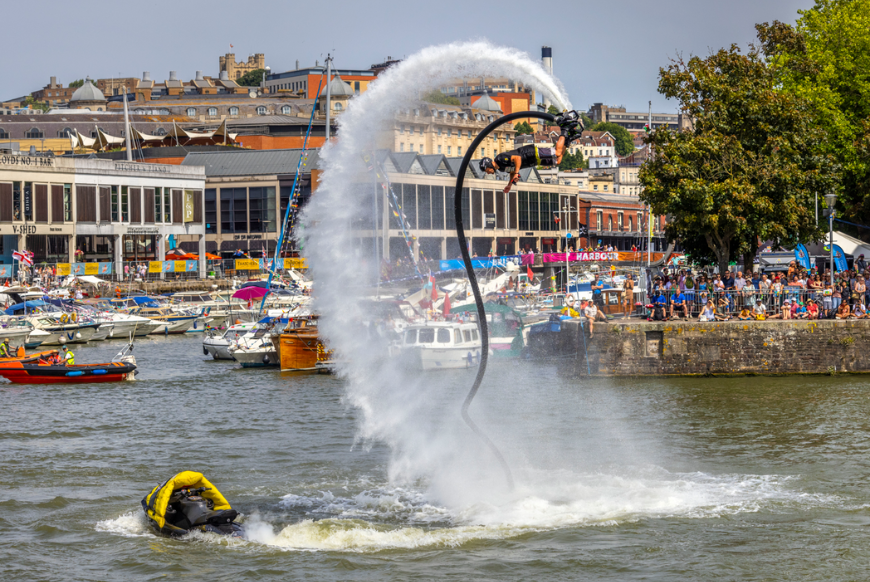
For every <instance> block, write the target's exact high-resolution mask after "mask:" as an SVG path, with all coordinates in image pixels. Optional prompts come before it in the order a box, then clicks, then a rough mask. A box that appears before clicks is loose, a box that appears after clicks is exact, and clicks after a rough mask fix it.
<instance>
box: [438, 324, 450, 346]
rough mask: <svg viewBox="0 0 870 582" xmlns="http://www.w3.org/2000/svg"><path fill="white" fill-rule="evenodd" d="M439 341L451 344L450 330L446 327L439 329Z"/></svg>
mask: <svg viewBox="0 0 870 582" xmlns="http://www.w3.org/2000/svg"><path fill="white" fill-rule="evenodd" d="M438 343H439V344H449V343H450V330H449V329H446V328H443V327H442V328H441V329H439V330H438Z"/></svg>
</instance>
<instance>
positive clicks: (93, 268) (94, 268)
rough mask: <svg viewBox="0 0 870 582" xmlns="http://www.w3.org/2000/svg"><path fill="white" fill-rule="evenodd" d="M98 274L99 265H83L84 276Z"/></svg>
mask: <svg viewBox="0 0 870 582" xmlns="http://www.w3.org/2000/svg"><path fill="white" fill-rule="evenodd" d="M99 274H100V264H99V263H85V275H99Z"/></svg>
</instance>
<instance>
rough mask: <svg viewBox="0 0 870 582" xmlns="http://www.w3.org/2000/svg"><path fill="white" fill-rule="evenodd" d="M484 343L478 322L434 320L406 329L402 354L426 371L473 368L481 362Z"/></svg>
mask: <svg viewBox="0 0 870 582" xmlns="http://www.w3.org/2000/svg"><path fill="white" fill-rule="evenodd" d="M481 345H482V344H481V341H480V334H479V332H478V330H477V324H474V323H457V322H449V321H443V322H435V321H430V322H427V323H422V324H415V325H410V326H408V327H407V328H406V329H405V332H404V335H403V337H402V348H401V354H402V357H407V358H409V359H410V363H411V364H412V365H414V366H416V367H417V368H419V369H421V370H424V371H428V370H450V369H458V368H471V367H476V366H477V365H478V364H480V352H481Z"/></svg>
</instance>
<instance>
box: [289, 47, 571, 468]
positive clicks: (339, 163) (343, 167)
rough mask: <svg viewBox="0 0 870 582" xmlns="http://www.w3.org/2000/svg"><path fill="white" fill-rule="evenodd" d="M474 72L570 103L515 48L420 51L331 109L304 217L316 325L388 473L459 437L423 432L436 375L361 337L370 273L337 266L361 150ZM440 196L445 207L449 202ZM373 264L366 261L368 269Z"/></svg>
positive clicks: (364, 190)
mask: <svg viewBox="0 0 870 582" xmlns="http://www.w3.org/2000/svg"><path fill="white" fill-rule="evenodd" d="M480 77H496V78H509V79H512V80H515V81H517V82H519V83H521V84H523V85H524V86H526V87H529V88H531V89H534V90H536V91H538V92H540V93H542V94H543V95H544V96H546V97H547V98H549V100H550V101H552V102H553V103H555V104H556V106H557V107H559V108H560V109H570V108H571V103H570V101H569V100H568V98H567V96H566V95H565V91H564V89H563V88H562V85H561V84H560V83H559V82H558V81H557V80H556V79H555V78H554V77H553V76H552V75H550V74H549V73H547V72H546V71H545V70H544V69H543V67H542V66H541V65H540V64H539V63H537V62H535V61H533V60H531V59H530V58H529V57H528V55H526V54H524V53H522V52H520V51H517V50H515V49H511V48H504V47H497V46H495V45H492V44H490V43H488V42H485V41H479V42H465V43H454V44H449V45H443V46H436V47H430V48H427V49H424V50H422V51H420V52H419V53H417V54H415V55H412V56H411V57H410V58H408V59H406V60H405V61H403V62H401V63H399V64H398V65H396V66H394V67H391V68H389V69H387V70H386V71H385V72H383V73H382V74H381V75H380V76H379V77H378V79H377V81H376V82H373V83H372V84H371V85H370V88H369V89H368V90H367V91H366V92H365V93H363V94H362V95H360V96H358V97H356V98H355V99H354V100H353V101H352V102H351V104H350V107H348V109H347V110H346V111H345V112H344V113H343V114H342V115H341V116H340V117H339V119H338V126H339V139H338V140H337V141H336V142H332V143H330V144H328V145H326V146H325V147H324V148H323V150H322V151H321V156H320V159H321V168H322V169H323V170H324V171H323V174H322V176H321V179H320V183H319V186H318V189H317V192H316V194H315V195H314V196H313V197H312V199H311V203H310V204H309V205H308V206H307V208H306V209H305V211H304V212H303V216H302V221H303V224H304V225H305V227H306V228H305V234H306V240H305V244H306V255H307V258H308V260H309V264H310V270H311V273H312V276H313V277H314V280H316V281H317V289H316V293H315V296H314V309H315V310H316V311H317V312H318V313H320V314H321V316H322V317H321V321H320V324H319V326H320V330H321V333H322V334H323V336H324V337H325V338H326V340H327V341H328V342H329V345H330V347H331V348H332V349H334V350H336V354H337V355H338V358H337V359H338V360H339V362H340V363H339V365H338V370H337V371H338V373H339V374H340V375H342V376H343V377H344V378H345V379H346V395H345V400H346V402H347V403H348V404H349V405H351V406H353V407H356V408H358V409H359V410H360V411H361V415H360V417H361V418H360V425H359V433H358V439H360V440H361V441H363V442H372V441H383V442H385V443H386V444H387V445H388V446H389V447H390V449H391V453H392V458H391V463H390V468H389V470H390V474H391V477H392V476H404V477H407V478H418V477H426V476H429V475H431V474H432V473H434V472H437V471H439V469H440V468H441V467H440V465H441V464H444V463H450V462H451V457H452V456H454V455H455V454H456V450H455V449H456V447H457V446H458V447H463V446H464V445H465V443H462V442H448V441H451V437H449V436H446V435H444V436H436V434H435V433H436V431H437V428H436V427H429V429H428V430H429V431H430V432H429V434H426V431H427V429H426V428H425V427H426V426H427V425H428V424H430V422H431V419H430V418H428V417H427V416H426V413H427V410H428V407H429V406H430V405H431V400H432V398H435V397H436V396H434V394H435V391H434V390H433V389H434V388H436V387H437V386H429V385H428V384H432V383H437V382H442V383H443V380H441V379H440V378H437V377H432V376H429V377H426V376H422V375H420V374H419V373H408V372H407V371H406V370H403V369H402V368H401V367H400V366H399V365H398V364H397V363H396V362H395V361H393V360H391V359H389V358H385V357H384V356H383V354H382V353H381V352H379V351H378V348H377V347H376V346H374V345H373V342H371V341H367V339H368V338H366V337H365V336H364V335H361V330H364V327H363V326H362V323H361V322H363V321H365V320H367V319H370V318H371V312H370V308H369V307H368V306H367V305H366V304H365V302H363V301H362V300H363V299H364V298H365V297H366V296H368V295H370V291H371V289H370V287H369V286H368V283H369V282H370V281H371V279H367V278H366V277H363V276H353V277H348V275H347V271H346V270H345V269H341V268H337V267H338V266H341V265H347V262H348V260H355V259H354V258H353V257H352V256H351V253H350V251H351V250H353V249H356V248H357V247H358V242H357V241H356V240H355V238H354V225H355V224H356V225H359V221H360V219H361V217H371V207H372V203H373V199H372V189H373V187H372V182H371V177H367V174H366V171H367V167H366V164H365V163H364V161H363V157H364V156H366V155H371V154H372V152H373V150H375V149H377V148H378V147H379V144H386V143H388V144H390V146H391V145H392V143H393V138H392V132H393V127H394V120H395V115H396V113H397V112H398V111H399V110H401V109H410V108H413V106H414V105H415V104H416V103H418V102H419V99H420V96H421V95H423V94H425V93H428V92H429V91H431V90H433V89H437V88H438V87H441V86H443V85H447V84H449V83H451V82H453V81H455V80H456V79H461V78H475V79H476V78H480ZM447 204H448V208H449V206H450V200H448V201H447ZM357 230H362V227H360V226H357ZM368 254H369V253H365V256H368ZM378 269H379V265H374V269H370V270H371V271H377V270H378ZM435 376H437V374H436V375H435ZM427 383H428V384H427ZM466 409H467V406H466V407H464V410H466ZM427 473H428V475H427Z"/></svg>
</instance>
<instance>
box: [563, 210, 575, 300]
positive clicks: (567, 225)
mask: <svg viewBox="0 0 870 582" xmlns="http://www.w3.org/2000/svg"><path fill="white" fill-rule="evenodd" d="M568 200H569V199H568V198H565V205H564V206H562V210H561V211H560V212H559V215H560V216H561V217H562V220H563V221H565V295H566V296H567V295H568V293H569V292H570V285H571V272H570V270H569V267H568V257H569V256H570V252H571V251H570V247H569V246H568V239H570V238H571V211H572V210H577V209H576V208H574V207H572V206H571V203H570V202H568Z"/></svg>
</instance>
